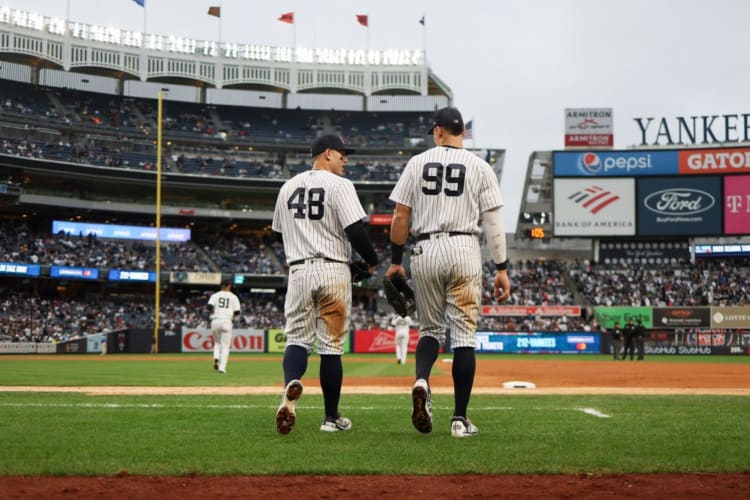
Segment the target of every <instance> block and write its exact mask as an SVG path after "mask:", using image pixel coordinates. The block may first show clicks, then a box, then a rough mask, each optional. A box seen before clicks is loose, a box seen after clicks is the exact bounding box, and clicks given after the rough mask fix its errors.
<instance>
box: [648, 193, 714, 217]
mask: <svg viewBox="0 0 750 500" xmlns="http://www.w3.org/2000/svg"><path fill="white" fill-rule="evenodd" d="M643 204H644V205H645V206H646V208H648V209H649V210H651V211H652V212H656V213H657V214H661V215H695V214H699V213H702V212H705V211H707V210H710V209H711V208H712V207H713V206H714V205H716V199H715V198H714V197H713V196H712V195H710V194H708V193H707V192H705V191H701V190H700V189H691V188H670V189H662V190H661V191H655V192H653V193H651V194H650V195H648V196H646V198H644V200H643Z"/></svg>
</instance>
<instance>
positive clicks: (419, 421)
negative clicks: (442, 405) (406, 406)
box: [411, 378, 432, 434]
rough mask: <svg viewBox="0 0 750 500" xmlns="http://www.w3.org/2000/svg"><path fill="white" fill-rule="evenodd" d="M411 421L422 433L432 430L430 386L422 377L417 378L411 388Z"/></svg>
mask: <svg viewBox="0 0 750 500" xmlns="http://www.w3.org/2000/svg"><path fill="white" fill-rule="evenodd" d="M411 400H412V411H411V423H412V424H414V427H415V428H416V429H417V430H418V431H419V432H421V433H422V434H429V433H430V432H432V401H431V397H430V386H429V385H428V384H427V381H426V380H425V379H423V378H420V379H417V381H416V382H414V385H413V386H412V388H411Z"/></svg>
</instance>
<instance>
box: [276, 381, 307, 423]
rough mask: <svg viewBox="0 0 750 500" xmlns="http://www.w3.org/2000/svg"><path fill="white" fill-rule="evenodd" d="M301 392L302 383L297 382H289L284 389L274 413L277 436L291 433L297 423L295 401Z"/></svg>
mask: <svg viewBox="0 0 750 500" xmlns="http://www.w3.org/2000/svg"><path fill="white" fill-rule="evenodd" d="M302 390H303V387H302V382H300V381H299V380H292V381H290V382H289V383H288V384H287V385H286V387H285V388H284V395H283V396H282V397H281V405H279V409H278V410H277V411H276V430H277V431H278V432H279V434H289V433H290V432H292V428H293V427H294V424H295V422H296V421H297V414H296V413H295V411H294V410H295V406H296V405H297V400H298V399H299V398H300V397H301V396H302Z"/></svg>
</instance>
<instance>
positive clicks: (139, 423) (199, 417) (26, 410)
mask: <svg viewBox="0 0 750 500" xmlns="http://www.w3.org/2000/svg"><path fill="white" fill-rule="evenodd" d="M434 402H435V429H434V431H433V433H432V434H430V435H422V434H419V433H418V432H417V431H415V430H414V429H413V428H412V426H411V421H410V418H409V411H410V399H409V397H408V395H399V396H365V395H358V396H344V398H343V401H342V405H341V409H342V411H343V412H345V413H346V415H347V416H349V417H350V418H351V419H352V421H353V429H352V430H351V431H350V432H347V433H336V434H329V433H323V432H320V431H319V430H318V426H319V425H320V422H321V418H322V400H321V397H320V396H319V395H306V396H304V397H303V399H302V400H301V401H300V405H299V408H298V424H297V426H296V427H295V429H294V431H293V432H292V433H291V434H289V435H287V436H281V435H279V434H277V433H276V431H275V426H274V413H275V410H276V405H277V404H278V398H277V397H270V396H252V397H238V396H225V397H222V396H210V397H206V396H190V397H186V396H181V397H176V396H139V397H122V396H117V397H115V396H97V397H90V396H84V395H81V394H70V393H66V394H59V393H57V394H50V393H26V394H19V393H0V436H2V450H3V452H2V453H0V474H5V475H17V474H29V475H39V474H60V475H75V474H83V475H102V474H105V475H106V474H115V473H118V472H123V471H127V472H128V473H131V474H170V475H171V474H189V473H200V474H286V473H294V474H383V473H386V474H401V473H416V474H453V473H482V474H484V473H487V474H490V473H492V474H498V473H577V472H595V473H606V472H675V471H679V472H714V471H746V470H748V469H749V468H750V420H748V418H747V415H750V398H745V397H717V396H711V397H705V396H701V397H696V396H691V397H686V396H644V397H636V396H617V397H615V396H595V397H594V396H581V397H575V396H544V397H542V396H518V397H516V396H514V397H507V396H506V397H501V396H475V397H474V398H473V402H472V408H471V415H472V417H473V420H474V421H475V422H476V424H477V425H478V426H479V428H480V432H481V433H480V436H478V437H476V438H471V439H455V438H452V437H451V436H450V433H449V429H448V427H449V419H450V414H451V411H452V399H451V398H450V397H449V396H440V395H438V396H436V397H435V400H434ZM584 409H585V410H586V411H587V412H588V413H587V412H585V411H584Z"/></svg>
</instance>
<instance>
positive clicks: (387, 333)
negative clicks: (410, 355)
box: [352, 329, 443, 354]
mask: <svg viewBox="0 0 750 500" xmlns="http://www.w3.org/2000/svg"><path fill="white" fill-rule="evenodd" d="M418 341H419V330H417V329H410V330H409V352H414V351H415V350H416V348H417V342H418ZM352 352H365V353H370V354H378V353H395V352H396V332H395V331H394V330H381V329H375V330H356V331H355V332H354V350H353V351H352ZM440 352H443V348H442V347H441V348H440Z"/></svg>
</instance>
